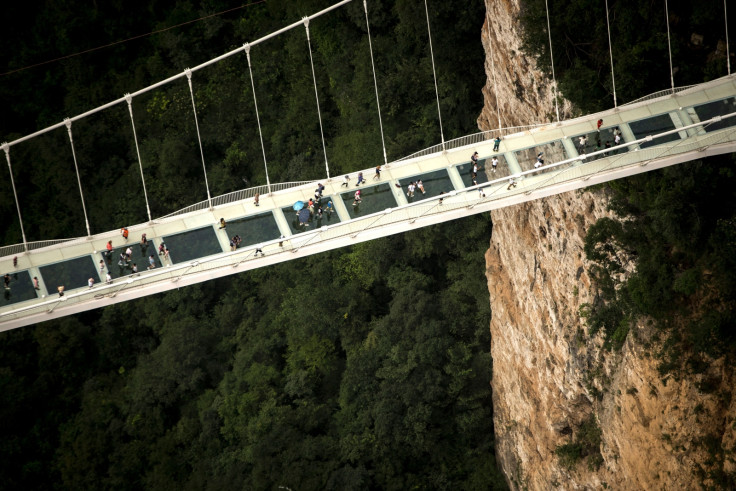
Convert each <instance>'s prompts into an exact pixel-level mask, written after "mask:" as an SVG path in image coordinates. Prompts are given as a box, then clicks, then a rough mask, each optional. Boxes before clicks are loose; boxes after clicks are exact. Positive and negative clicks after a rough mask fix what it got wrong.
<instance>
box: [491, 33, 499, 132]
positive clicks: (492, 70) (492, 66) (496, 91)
mask: <svg viewBox="0 0 736 491" xmlns="http://www.w3.org/2000/svg"><path fill="white" fill-rule="evenodd" d="M488 25H489V26H490V25H491V23H490V22H488ZM490 44H491V28H490V27H489V28H488V45H489V46H490ZM491 73H493V93H494V95H495V96H496V116H497V117H498V136H501V109H500V107H501V102H500V101H499V100H498V85H497V84H496V65H495V63H494V61H493V50H491Z"/></svg>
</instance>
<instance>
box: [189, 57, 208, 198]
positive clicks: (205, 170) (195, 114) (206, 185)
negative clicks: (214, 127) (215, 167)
mask: <svg viewBox="0 0 736 491" xmlns="http://www.w3.org/2000/svg"><path fill="white" fill-rule="evenodd" d="M184 72H185V73H186V74H187V82H188V83H189V94H190V95H191V96H192V111H194V124H195V126H196V127H197V141H198V142H199V153H200V155H201V156H202V169H203V170H204V185H205V187H206V188H207V204H208V205H209V208H210V210H211V209H212V198H211V197H210V185H209V183H208V182H207V167H205V165H204V150H202V137H201V136H200V135H199V120H198V119H197V105H196V104H195V103H194V90H193V89H192V71H191V70H190V69H189V68H187V69H186V70H184Z"/></svg>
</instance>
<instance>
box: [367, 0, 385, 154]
mask: <svg viewBox="0 0 736 491" xmlns="http://www.w3.org/2000/svg"><path fill="white" fill-rule="evenodd" d="M363 10H364V11H365V26H366V28H367V29H368V48H369V49H370V52H371V68H373V87H375V89H376V107H377V108H378V126H379V128H380V129H381V146H382V147H383V164H384V165H388V159H387V158H386V141H385V140H384V139H383V121H382V120H381V104H380V103H379V102H378V82H377V81H376V65H375V64H374V63H373V43H372V42H371V26H370V24H369V23H368V2H367V0H363Z"/></svg>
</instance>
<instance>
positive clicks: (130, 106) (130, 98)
mask: <svg viewBox="0 0 736 491" xmlns="http://www.w3.org/2000/svg"><path fill="white" fill-rule="evenodd" d="M125 100H126V102H127V103H128V113H130V124H131V125H133V140H134V141H135V153H136V154H137V155H138V167H139V168H140V170H141V182H142V183H143V196H144V197H145V198H146V212H148V221H149V222H152V221H153V220H152V219H151V208H150V207H149V206H148V193H147V192H146V178H145V177H143V163H142V162H141V151H140V149H139V148H138V136H137V135H136V133H135V120H134V119H133V96H131V95H130V94H125Z"/></svg>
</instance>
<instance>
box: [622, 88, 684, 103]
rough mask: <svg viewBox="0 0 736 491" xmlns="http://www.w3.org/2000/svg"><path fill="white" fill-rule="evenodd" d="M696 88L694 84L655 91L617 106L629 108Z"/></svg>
mask: <svg viewBox="0 0 736 491" xmlns="http://www.w3.org/2000/svg"><path fill="white" fill-rule="evenodd" d="M697 86H698V84H694V85H685V86H683V87H675V88H674V89H665V90H660V91H657V92H653V93H651V94H649V95H645V96H644V97H639V98H638V99H634V100H633V101H631V102H626V103H624V104H619V105H620V106H629V105H631V104H636V103H637V102H644V101H649V100H651V99H658V98H660V97H665V96H668V95H673V94H677V93H679V92H682V91H684V90H687V89H692V88H693V87H697Z"/></svg>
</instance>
